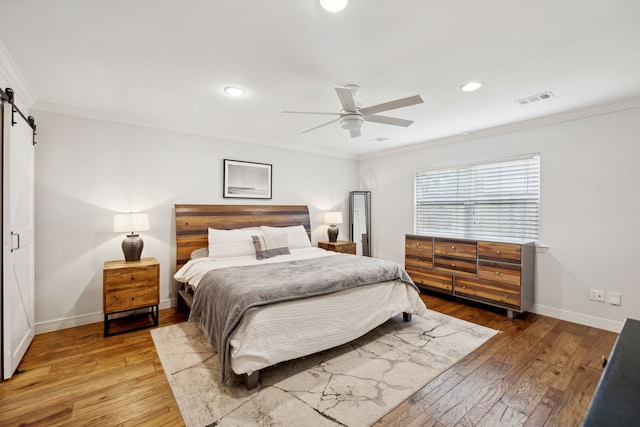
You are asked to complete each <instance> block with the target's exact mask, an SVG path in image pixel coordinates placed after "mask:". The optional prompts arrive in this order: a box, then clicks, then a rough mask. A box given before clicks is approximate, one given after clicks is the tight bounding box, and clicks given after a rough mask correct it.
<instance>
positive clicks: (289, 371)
mask: <svg viewBox="0 0 640 427" xmlns="http://www.w3.org/2000/svg"><path fill="white" fill-rule="evenodd" d="M496 333H498V331H496V330H493V329H489V328H485V327H483V326H478V325H475V324H473V323H469V322H465V321H463V320H460V319H456V318H453V317H450V316H446V315H443V314H440V313H437V312H434V311H431V310H429V311H428V312H427V315H425V316H415V315H414V316H413V320H412V321H411V322H409V323H406V322H403V321H402V316H401V315H400V316H397V317H396V318H393V319H391V320H389V321H387V322H386V323H384V324H383V325H381V326H379V327H378V328H376V329H374V330H373V331H371V332H369V333H368V334H367V335H365V336H363V337H361V338H359V339H357V340H356V341H353V342H351V343H349V344H345V345H343V346H340V347H336V348H334V349H331V350H327V351H323V352H321V353H317V354H314V355H312V356H308V357H304V358H301V359H296V360H293V361H289V362H283V363H280V364H278V365H276V366H273V367H270V368H266V369H263V370H262V371H261V372H260V385H259V386H258V387H257V388H255V389H253V390H246V389H245V387H244V383H243V381H242V378H241V377H239V376H237V375H230V379H229V381H227V384H224V385H221V384H220V383H219V380H218V379H219V359H218V355H217V353H215V352H214V351H213V350H212V348H211V345H210V344H209V342H208V341H207V340H206V338H205V337H204V335H203V334H202V332H201V331H200V330H199V328H198V327H197V326H196V325H194V324H191V323H180V324H176V325H171V326H166V327H163V328H158V329H154V330H152V331H151V335H152V337H153V340H154V343H155V346H156V350H157V351H158V355H159V356H160V361H161V362H162V367H163V369H164V371H165V373H166V375H167V378H168V379H169V383H170V384H171V389H172V390H173V394H174V396H175V398H176V401H177V402H178V406H179V407H180V412H181V413H182V417H183V419H184V422H185V424H186V425H187V426H188V427H203V426H213V425H215V426H248V425H256V426H295V425H306V426H353V427H355V426H368V425H371V424H373V423H374V422H376V421H377V420H378V419H380V418H381V417H383V416H384V415H385V414H387V413H388V412H389V411H390V410H391V409H393V408H394V407H395V406H397V405H398V404H400V403H401V402H402V401H404V400H405V399H407V398H408V397H409V396H411V395H412V394H413V393H415V392H416V391H418V390H419V389H420V388H421V387H423V386H424V385H426V384H427V383H428V382H429V381H431V380H432V379H433V378H435V377H437V376H438V375H439V374H440V373H442V372H444V371H445V370H446V369H448V368H449V367H451V366H452V365H454V364H455V363H456V362H458V361H459V360H460V359H462V358H463V357H464V356H466V355H467V354H469V353H471V352H472V351H474V350H475V349H477V348H478V347H480V346H481V345H482V344H483V343H484V342H486V341H487V340H488V339H489V338H491V337H492V336H494V335H495V334H496Z"/></svg>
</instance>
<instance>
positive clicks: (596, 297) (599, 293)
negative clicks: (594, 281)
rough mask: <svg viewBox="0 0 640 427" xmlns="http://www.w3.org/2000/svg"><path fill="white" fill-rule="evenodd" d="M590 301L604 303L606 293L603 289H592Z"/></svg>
mask: <svg viewBox="0 0 640 427" xmlns="http://www.w3.org/2000/svg"><path fill="white" fill-rule="evenodd" d="M589 299H590V300H592V301H602V302H604V291H603V290H601V289H590V290H589Z"/></svg>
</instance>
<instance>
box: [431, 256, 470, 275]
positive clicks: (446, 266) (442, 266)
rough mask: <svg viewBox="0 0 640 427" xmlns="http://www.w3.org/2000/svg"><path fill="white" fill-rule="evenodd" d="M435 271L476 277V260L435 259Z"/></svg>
mask: <svg viewBox="0 0 640 427" xmlns="http://www.w3.org/2000/svg"><path fill="white" fill-rule="evenodd" d="M433 269H434V270H437V271H440V272H443V273H451V274H460V275H464V276H473V277H475V276H476V259H475V258H474V259H467V258H456V257H448V256H438V255H436V256H435V257H434V258H433Z"/></svg>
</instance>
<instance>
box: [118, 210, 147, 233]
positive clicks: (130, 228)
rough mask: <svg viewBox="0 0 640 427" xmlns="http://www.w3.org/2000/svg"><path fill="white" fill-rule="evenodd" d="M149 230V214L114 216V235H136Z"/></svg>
mask: <svg viewBox="0 0 640 427" xmlns="http://www.w3.org/2000/svg"><path fill="white" fill-rule="evenodd" d="M147 230H149V214H147V213H142V212H139V213H127V214H116V215H114V216H113V232H114V233H131V234H133V233H135V232H139V231H147Z"/></svg>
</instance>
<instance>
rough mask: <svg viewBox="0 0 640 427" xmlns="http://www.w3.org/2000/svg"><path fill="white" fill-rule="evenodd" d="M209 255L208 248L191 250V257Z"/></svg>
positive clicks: (196, 257)
mask: <svg viewBox="0 0 640 427" xmlns="http://www.w3.org/2000/svg"><path fill="white" fill-rule="evenodd" d="M208 256H209V248H200V249H196V250H195V251H193V252H191V259H198V258H206V257H208Z"/></svg>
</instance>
